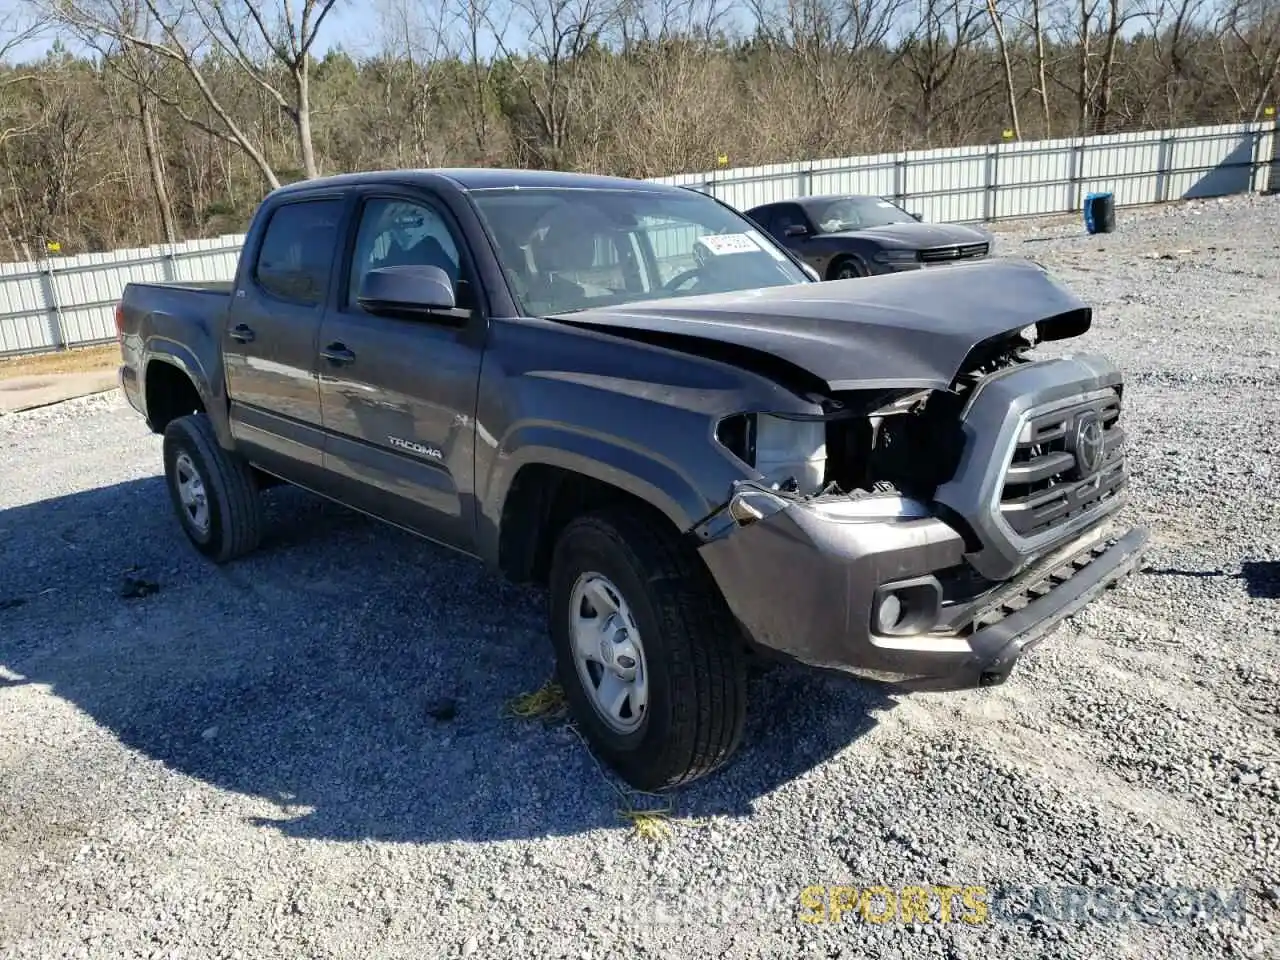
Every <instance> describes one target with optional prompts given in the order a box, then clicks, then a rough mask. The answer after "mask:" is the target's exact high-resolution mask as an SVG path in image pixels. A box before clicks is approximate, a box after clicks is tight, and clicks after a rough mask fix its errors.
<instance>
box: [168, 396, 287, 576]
mask: <svg viewBox="0 0 1280 960" xmlns="http://www.w3.org/2000/svg"><path fill="white" fill-rule="evenodd" d="M164 475H165V481H166V482H167V484H168V487H169V497H170V499H171V500H172V502H173V509H174V511H175V512H176V513H177V515H178V520H179V522H180V523H181V524H182V529H183V532H184V533H186V535H187V538H188V539H189V540H190V541H191V542H192V544H193V545H194V546H195V548H196V549H197V550H199V551H200V552H201V553H202V554H204V555H205V556H206V557H208V558H209V559H211V560H213V561H214V562H215V563H225V562H227V561H228V560H234V559H235V558H237V557H240V556H243V555H244V554H246V553H249V552H250V551H251V550H253V549H254V548H256V547H257V546H258V542H259V540H260V539H261V537H262V527H263V515H262V502H261V498H260V497H259V494H258V486H257V483H256V482H255V480H254V476H253V469H252V468H251V467H250V466H249V464H247V463H246V462H245V461H243V460H241V459H240V458H238V457H236V456H234V455H233V454H231V453H229V452H228V451H226V450H224V449H223V448H222V447H221V445H219V443H218V438H217V435H216V434H215V433H214V432H213V424H212V423H210V422H209V417H208V416H207V415H206V414H203V413H195V414H191V415H190V416H186V417H179V418H178V419H176V420H174V421H172V422H171V423H170V424H169V425H168V426H167V427H165V430H164Z"/></svg>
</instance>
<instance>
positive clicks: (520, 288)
mask: <svg viewBox="0 0 1280 960" xmlns="http://www.w3.org/2000/svg"><path fill="white" fill-rule="evenodd" d="M471 198H472V199H473V200H474V201H475V204H476V207H477V208H478V209H479V211H480V216H481V218H482V219H483V220H484V221H485V226H486V227H487V229H488V230H489V233H490V235H491V236H492V237H493V240H494V242H495V245H496V246H497V248H498V251H499V258H500V259H501V261H502V268H503V271H504V272H505V273H506V276H507V280H508V282H509V283H510V284H511V289H512V292H513V293H514V295H515V298H516V300H517V301H518V303H519V305H520V308H521V309H522V310H523V311H524V312H525V313H527V314H530V315H533V316H552V315H555V314H560V313H572V312H575V311H578V310H586V309H590V308H592V307H607V306H612V305H616V304H624V303H634V302H636V301H639V300H656V299H659V298H663V297H688V296H694V295H697V294H706V293H728V292H732V291H736V290H752V289H757V288H760V287H776V286H783V285H786V284H793V283H806V282H809V278H808V276H807V275H806V274H805V273H804V272H803V271H802V270H801V269H800V268H799V267H798V266H796V265H795V264H794V263H793V262H792V261H791V260H789V259H788V258H787V257H786V255H785V254H783V253H782V252H781V251H780V250H779V249H778V248H777V247H776V246H775V245H774V244H773V242H772V241H770V240H768V239H766V238H765V237H763V236H761V234H760V233H759V232H758V231H756V230H755V228H754V227H753V226H752V225H751V223H750V222H749V221H748V220H746V219H744V218H743V217H741V216H740V215H738V214H736V213H734V212H733V211H732V210H729V209H727V208H726V207H723V206H721V205H720V204H719V203H717V202H716V201H714V200H712V199H711V198H709V197H706V196H703V195H701V194H698V193H694V192H692V191H690V192H688V193H687V194H667V193H658V192H656V191H655V192H652V193H650V192H646V191H643V190H626V189H621V190H601V189H583V188H568V189H544V190H527V189H518V190H517V189H509V188H501V189H493V190H473V191H472V192H471Z"/></svg>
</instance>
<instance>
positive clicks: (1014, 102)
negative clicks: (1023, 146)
mask: <svg viewBox="0 0 1280 960" xmlns="http://www.w3.org/2000/svg"><path fill="white" fill-rule="evenodd" d="M986 2H987V17H988V18H989V19H990V21H991V30H992V32H994V33H995V37H996V48H997V49H998V50H999V51H1000V63H1001V65H1002V66H1003V67H1004V95H1005V100H1006V102H1007V104H1008V108H1009V126H1010V127H1011V128H1012V130H1013V138H1014V139H1015V140H1021V139H1022V124H1021V123H1019V122H1018V88H1017V87H1016V86H1015V85H1014V81H1013V57H1012V55H1011V54H1010V52H1009V43H1008V41H1007V40H1006V39H1005V28H1004V10H1003V6H1004V5H1003V4H1002V3H1001V2H1000V0H986Z"/></svg>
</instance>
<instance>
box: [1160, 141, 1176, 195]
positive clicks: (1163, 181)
mask: <svg viewBox="0 0 1280 960" xmlns="http://www.w3.org/2000/svg"><path fill="white" fill-rule="evenodd" d="M1172 167H1173V135H1172V134H1170V135H1169V136H1166V137H1161V138H1160V149H1159V150H1158V151H1157V152H1156V203H1168V202H1169V174H1170V173H1172V172H1173V170H1172Z"/></svg>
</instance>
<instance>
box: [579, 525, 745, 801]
mask: <svg viewBox="0 0 1280 960" xmlns="http://www.w3.org/2000/svg"><path fill="white" fill-rule="evenodd" d="M581 526H590V527H594V528H595V530H596V531H597V532H598V533H599V534H601V535H602V536H604V537H605V538H607V539H609V540H611V541H613V543H614V545H615V547H616V548H617V549H619V550H620V551H622V552H623V553H624V554H630V555H631V557H632V558H634V561H635V562H636V565H637V567H638V569H640V570H642V571H645V572H646V577H645V579H646V581H647V584H648V586H649V588H650V593H651V596H650V599H651V601H652V603H653V607H654V610H655V612H656V614H657V616H658V619H659V622H660V624H661V628H662V630H663V633H664V639H665V644H664V646H665V648H666V650H667V657H668V661H669V662H668V665H667V668H668V670H669V672H670V674H671V678H672V686H673V688H674V690H675V691H677V696H676V697H674V698H673V703H672V710H673V719H672V729H671V733H672V737H671V740H672V742H671V743H670V744H669V745H668V749H667V750H666V751H665V756H664V757H663V758H662V760H661V761H660V762H659V763H658V764H657V765H656V767H655V768H654V769H653V770H652V771H651V772H652V774H653V777H652V781H651V783H650V784H648V789H666V788H670V787H676V786H680V785H681V784H685V783H689V782H691V781H693V780H696V779H699V778H700V777H703V776H706V775H707V774H709V773H711V772H712V771H714V770H715V769H717V768H718V767H720V766H721V765H723V764H724V763H725V762H726V761H727V760H728V759H729V758H730V757H731V756H732V755H733V754H734V752H735V751H736V750H737V748H738V746H739V744H740V743H741V741H742V733H743V727H744V723H745V718H746V699H747V696H746V653H745V650H744V649H743V647H742V645H741V643H740V631H739V629H738V626H737V623H736V621H735V620H734V619H733V616H732V614H731V613H730V612H729V609H728V606H727V605H726V604H725V602H724V599H723V597H721V595H720V592H719V590H718V588H717V587H716V585H715V583H714V582H713V581H712V579H711V575H710V573H709V572H708V571H707V569H706V568H705V567H704V566H703V565H702V563H701V561H700V560H699V558H698V557H697V555H696V554H695V553H694V552H693V550H692V549H691V548H690V547H689V546H688V544H686V543H684V542H683V541H681V540H680V539H679V538H678V537H677V536H676V535H675V533H674V532H673V531H668V530H667V529H665V528H664V527H662V526H660V525H657V524H655V523H653V522H652V521H651V520H649V519H648V518H645V517H642V516H637V515H636V512H635V511H634V510H629V509H626V508H618V507H613V508H605V509H603V510H600V511H597V512H595V513H591V514H588V515H586V516H583V517H581V518H579V519H578V520H576V521H574V523H573V524H571V527H581ZM682 693H685V694H688V693H691V694H692V697H691V700H692V702H689V699H688V698H686V697H684V696H680V694H682ZM646 779H649V778H648V777H646Z"/></svg>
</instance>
